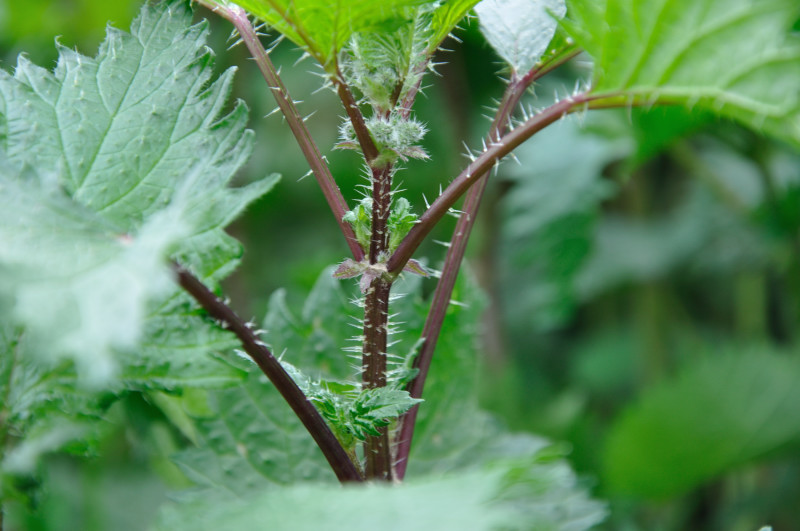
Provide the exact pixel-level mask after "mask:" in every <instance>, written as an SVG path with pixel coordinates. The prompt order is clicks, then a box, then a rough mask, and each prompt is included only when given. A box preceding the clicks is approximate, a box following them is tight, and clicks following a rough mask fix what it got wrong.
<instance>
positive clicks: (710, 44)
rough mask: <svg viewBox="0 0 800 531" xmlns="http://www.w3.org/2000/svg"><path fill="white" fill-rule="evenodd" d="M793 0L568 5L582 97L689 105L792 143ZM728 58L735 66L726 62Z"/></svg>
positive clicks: (578, 0) (799, 49)
mask: <svg viewBox="0 0 800 531" xmlns="http://www.w3.org/2000/svg"><path fill="white" fill-rule="evenodd" d="M799 11H800V8H798V4H797V2H795V1H794V0H765V1H760V2H752V1H750V0H702V1H695V0H678V1H665V0H644V1H643V0H603V1H599V2H598V1H597V0H571V1H570V3H569V12H570V19H569V21H567V22H566V23H565V26H566V28H567V29H568V31H569V32H570V33H571V34H572V36H573V37H574V38H575V40H576V41H577V42H578V44H579V45H580V46H581V47H583V48H584V50H586V52H588V53H589V54H590V55H591V56H592V57H593V58H594V60H595V66H594V73H593V89H592V92H593V93H594V94H596V95H598V96H601V95H612V96H614V95H617V96H620V95H621V96H622V97H623V98H624V97H628V98H631V99H633V100H637V101H644V102H648V103H655V102H663V103H682V104H686V105H688V106H690V107H693V106H695V105H699V106H702V107H705V108H707V109H709V110H711V111H713V112H715V113H716V114H720V115H723V116H727V117H730V118H734V119H736V120H739V121H742V122H744V123H745V124H747V125H749V126H751V127H755V128H762V127H763V128H765V129H767V130H770V131H772V132H774V133H775V134H778V135H780V136H782V137H783V138H789V139H791V140H793V141H794V142H795V143H800V112H799V111H798V109H800V104H799V100H800V39H799V38H798V37H797V35H791V34H790V33H789V32H790V28H791V26H792V23H793V22H794V21H795V20H796V19H797V16H798V12H799ZM731 58H735V61H731Z"/></svg>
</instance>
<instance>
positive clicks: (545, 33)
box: [475, 0, 567, 74]
mask: <svg viewBox="0 0 800 531" xmlns="http://www.w3.org/2000/svg"><path fill="white" fill-rule="evenodd" d="M566 11H567V6H566V4H565V2H564V0H483V1H482V2H480V3H479V4H478V5H476V6H475V12H476V13H477V14H478V19H479V20H480V21H481V31H482V32H483V34H484V35H485V36H486V40H488V41H489V44H491V45H492V47H493V48H494V49H495V51H496V52H497V53H498V54H499V55H500V57H502V58H503V59H504V60H505V61H506V62H507V63H508V64H509V66H510V67H511V69H512V70H513V71H514V72H518V73H520V74H525V73H526V72H528V71H529V70H530V69H531V68H533V67H534V66H535V65H536V63H537V62H538V61H539V59H540V58H541V57H542V55H543V54H544V52H545V51H546V50H547V45H548V44H550V41H551V40H552V38H553V35H555V33H556V28H557V27H558V18H560V17H563V16H564V14H565V13H566Z"/></svg>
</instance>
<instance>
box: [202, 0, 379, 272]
mask: <svg viewBox="0 0 800 531" xmlns="http://www.w3.org/2000/svg"><path fill="white" fill-rule="evenodd" d="M198 1H199V2H200V3H201V4H202V5H204V6H206V7H208V8H209V9H211V10H212V11H214V12H215V13H217V14H219V15H220V16H222V17H223V18H225V19H226V20H228V21H229V22H231V24H233V26H234V27H235V28H236V31H238V32H239V36H240V37H241V38H242V42H244V44H245V46H247V49H248V50H249V51H250V54H251V55H252V56H253V59H255V62H256V65H257V66H258V69H259V71H260V72H261V75H262V76H264V79H265V80H266V82H267V85H268V86H269V88H270V91H271V92H272V95H273V96H274V98H275V101H276V103H277V104H278V108H280V110H281V113H283V116H284V117H285V118H286V123H287V124H289V129H291V131H292V134H294V137H295V139H296V140H297V144H298V145H299V146H300V150H301V151H302V152H303V155H304V156H305V158H306V161H307V162H308V165H309V167H310V168H311V172H312V173H313V174H314V177H315V178H316V180H317V183H318V184H319V187H320V189H321V190H322V194H323V195H324V196H325V200H326V201H327V202H328V206H329V207H330V209H331V212H332V213H333V215H334V217H335V218H336V223H337V224H338V225H339V230H341V231H342V234H343V235H344V237H345V240H346V241H347V245H348V247H350V252H351V253H352V254H353V258H354V259H355V260H356V261H357V262H358V261H361V260H362V259H363V258H364V251H363V250H362V249H361V246H360V245H359V244H358V241H357V240H356V236H355V234H354V233H353V228H352V227H351V226H350V224H349V223H347V222H345V221H343V220H342V218H343V217H344V215H345V213H346V212H347V211H348V210H350V209H349V207H348V206H347V202H346V201H345V199H344V197H343V196H342V192H341V190H339V186H338V185H337V184H336V181H335V180H334V178H333V175H332V174H331V171H330V168H328V164H327V163H326V162H325V159H324V158H323V157H322V154H321V153H320V151H319V148H318V147H317V144H316V142H314V139H313V138H312V137H311V133H310V132H309V131H308V128H307V127H306V125H305V122H304V120H303V118H302V116H301V115H300V112H299V111H298V110H297V106H296V105H295V104H294V100H293V99H292V98H291V96H290V95H289V91H288V90H287V89H286V86H284V84H283V81H282V80H281V78H280V76H279V75H278V72H277V70H276V69H275V65H274V64H272V60H271V59H270V58H269V54H267V52H266V50H264V47H263V46H262V45H261V41H260V40H259V39H258V35H257V34H256V32H255V30H254V29H253V25H252V24H251V23H250V20H249V19H248V18H247V13H246V12H245V11H244V10H243V9H242V8H240V7H238V6H220V5H217V4H213V3H210V2H206V1H204V0H198Z"/></svg>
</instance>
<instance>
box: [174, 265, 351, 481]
mask: <svg viewBox="0 0 800 531" xmlns="http://www.w3.org/2000/svg"><path fill="white" fill-rule="evenodd" d="M173 270H174V271H175V273H176V275H177V277H178V283H179V284H180V286H181V287H182V288H183V289H184V290H186V291H187V292H188V293H189V294H190V295H191V296H192V297H194V299H195V300H196V301H197V302H198V303H199V304H200V306H202V307H203V308H204V309H205V310H206V311H207V312H208V314H209V315H210V316H211V317H212V318H214V319H217V320H218V321H221V322H223V323H225V326H226V328H227V329H228V330H230V331H232V332H233V333H234V334H236V337H237V338H239V341H240V342H241V344H242V347H243V348H244V351H245V352H246V353H247V354H248V355H249V356H250V357H251V358H252V359H253V361H254V362H256V364H257V365H258V366H259V368H260V369H261V370H262V371H263V372H264V374H266V375H267V378H269V380H270V381H271V382H272V384H273V385H274V386H275V388H276V389H277V390H278V392H279V393H280V394H281V396H283V398H284V399H285V400H286V402H287V403H288V404H289V406H290V407H291V408H292V410H293V411H294V412H295V414H296V415H297V417H298V418H299V419H300V421H301V422H302V423H303V426H305V428H306V429H307V430H308V432H309V433H310V434H311V437H312V438H313V439H314V442H316V443H317V446H319V448H320V450H322V453H323V455H324V456H325V459H327V460H328V463H329V464H330V465H331V468H332V469H333V471H334V473H335V474H336V477H337V478H339V481H341V482H342V483H345V482H353V481H356V482H358V481H363V480H364V478H363V477H361V474H360V473H359V472H358V469H357V468H356V466H355V465H354V464H353V462H352V461H351V460H350V457H349V456H348V455H347V452H346V451H345V450H344V448H343V447H342V445H341V444H340V443H339V440H338V439H337V438H336V436H335V435H334V434H333V432H332V431H331V429H330V428H329V427H328V425H327V424H326V423H325V420H324V419H323V418H322V415H320V413H319V411H317V408H316V407H314V404H312V403H311V402H310V401H309V400H308V398H307V397H306V395H305V394H304V393H303V391H302V390H301V389H300V388H299V387H298V386H297V384H296V383H295V381H294V380H292V377H291V376H289V374H288V373H287V372H286V370H285V369H284V368H283V366H282V365H281V363H280V362H279V361H278V360H277V359H276V358H275V356H273V355H272V352H270V350H269V349H268V348H267V347H266V346H265V345H264V343H262V342H261V341H260V340H259V339H258V337H257V336H256V335H255V333H254V332H253V331H252V330H251V329H250V328H249V327H248V326H247V324H246V323H245V322H244V321H243V320H242V319H241V318H240V317H239V316H238V315H236V313H235V312H234V311H233V310H232V309H231V308H230V307H229V306H227V305H226V304H225V303H224V302H222V301H221V300H220V299H219V298H218V297H217V296H216V295H215V294H214V293H213V292H211V290H209V289H208V288H207V287H206V286H205V285H204V284H203V283H202V282H201V281H200V280H199V279H198V278H197V277H195V276H194V275H192V274H191V273H190V272H189V271H188V270H186V269H184V268H183V267H182V266H180V265H178V264H173Z"/></svg>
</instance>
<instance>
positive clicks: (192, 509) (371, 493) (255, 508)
mask: <svg viewBox="0 0 800 531" xmlns="http://www.w3.org/2000/svg"><path fill="white" fill-rule="evenodd" d="M548 479H552V478H548ZM526 481H527V479H526V478H524V477H522V475H521V474H519V471H515V470H508V469H506V468H505V467H502V466H497V467H490V468H484V469H481V470H476V471H471V472H467V473H462V474H458V475H450V476H448V477H444V478H426V479H417V480H412V481H407V482H405V483H403V484H402V485H397V486H394V485H386V484H383V485H382V484H379V483H376V484H371V485H368V486H366V487H364V486H353V485H350V486H346V487H344V488H342V487H339V486H333V485H330V486H328V485H314V484H311V485H309V484H305V485H293V486H290V487H287V488H282V489H280V490H276V491H271V492H269V493H268V494H266V495H256V496H252V497H250V498H248V499H247V500H235V501H229V502H227V503H226V502H225V500H222V501H221V500H220V497H219V496H217V497H214V498H211V499H209V502H210V500H213V503H209V502H206V503H197V502H196V503H194V504H192V505H183V506H174V505H173V506H171V507H167V508H165V510H163V511H162V514H161V517H160V519H159V522H158V525H157V527H156V529H163V530H170V531H182V530H184V529H186V530H189V529H191V530H206V529H208V530H212V529H220V528H225V529H261V528H264V529H330V530H336V531H339V530H342V531H344V530H347V531H357V530H364V531H367V530H372V529H374V528H375V522H376V521H379V522H380V527H381V529H387V530H396V531H401V530H407V529H424V530H434V529H437V530H438V529H446V530H450V529H453V530H455V529H470V530H475V531H480V530H487V531H488V530H494V529H508V530H524V529H552V530H564V531H567V530H571V531H579V530H582V529H588V528H590V527H591V526H592V525H594V524H596V523H598V522H599V521H601V520H602V519H603V517H604V511H603V509H602V508H601V507H599V506H597V505H588V506H582V505H580V504H579V503H577V500H574V499H573V500H570V502H567V503H564V504H563V505H562V506H561V507H560V508H559V507H557V505H550V506H547V505H546V504H542V505H540V506H538V507H537V508H536V509H537V510H535V511H528V510H526V507H525V506H524V505H521V504H519V503H517V502H518V501H520V500H518V499H508V498H506V499H503V498H502V496H503V495H504V494H506V493H508V490H510V489H518V490H517V494H518V495H519V496H520V498H522V497H524V496H526V495H527V494H530V493H531V491H533V490H536V489H537V487H538V488H541V487H542V485H543V483H546V482H547V479H544V478H541V477H540V478H538V481H537V483H538V484H534V483H526ZM562 494H566V493H562ZM498 495H499V496H498ZM512 498H513V496H512ZM567 506H569V508H568V509H567ZM298 508H302V510H298Z"/></svg>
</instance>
